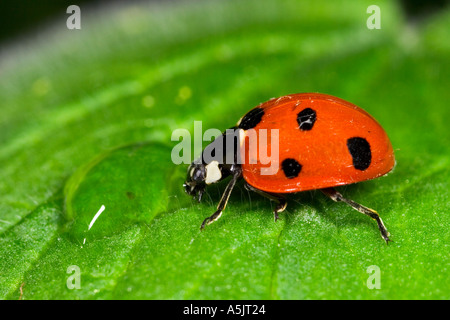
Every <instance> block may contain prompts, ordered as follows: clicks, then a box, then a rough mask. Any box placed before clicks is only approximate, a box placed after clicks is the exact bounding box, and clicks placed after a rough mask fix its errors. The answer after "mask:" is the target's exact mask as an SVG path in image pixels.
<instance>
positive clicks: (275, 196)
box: [244, 183, 287, 222]
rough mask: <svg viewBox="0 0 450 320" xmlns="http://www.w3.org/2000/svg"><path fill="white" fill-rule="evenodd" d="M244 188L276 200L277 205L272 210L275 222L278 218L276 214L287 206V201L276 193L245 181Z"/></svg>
mask: <svg viewBox="0 0 450 320" xmlns="http://www.w3.org/2000/svg"><path fill="white" fill-rule="evenodd" d="M244 187H245V189H247V190H249V191H253V192H255V193H257V194H259V195H261V196H263V197H265V198H268V199H270V200H273V201H276V202H277V206H276V207H275V210H274V211H273V216H274V219H275V222H277V220H278V219H279V217H278V214H279V213H281V212H283V211H284V209H286V207H287V201H286V198H285V197H284V196H282V195H280V194H277V193H269V192H265V191H262V190H259V189H257V188H255V187H253V186H251V185H249V184H248V183H246V184H245V185H244Z"/></svg>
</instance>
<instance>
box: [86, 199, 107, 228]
mask: <svg viewBox="0 0 450 320" xmlns="http://www.w3.org/2000/svg"><path fill="white" fill-rule="evenodd" d="M103 210H105V206H104V205H102V206H101V207H100V210H98V212H97V213H96V214H95V216H94V217H93V218H92V221H91V223H89V228H88V230H91V228H92V226H93V225H94V223H95V221H97V219H98V217H99V216H100V215H101V214H102V212H103Z"/></svg>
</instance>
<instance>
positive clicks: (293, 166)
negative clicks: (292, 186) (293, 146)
mask: <svg viewBox="0 0 450 320" xmlns="http://www.w3.org/2000/svg"><path fill="white" fill-rule="evenodd" d="M281 169H283V172H284V175H285V176H286V178H289V179H293V178H295V177H297V176H298V174H299V173H300V171H302V165H301V164H300V163H298V161H297V160H295V159H291V158H287V159H284V160H283V162H282V163H281Z"/></svg>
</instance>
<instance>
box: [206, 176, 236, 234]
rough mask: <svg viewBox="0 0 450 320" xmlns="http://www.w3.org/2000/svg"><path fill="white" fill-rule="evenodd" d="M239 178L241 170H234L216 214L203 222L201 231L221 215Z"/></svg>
mask: <svg viewBox="0 0 450 320" xmlns="http://www.w3.org/2000/svg"><path fill="white" fill-rule="evenodd" d="M241 177H242V172H241V170H236V171H235V173H233V177H232V178H231V180H230V182H229V183H228V185H227V187H226V188H225V191H224V192H223V194H222V198H220V202H219V205H218V206H217V210H216V212H214V213H213V215H212V216H210V217H208V218H206V219H205V220H203V223H202V225H201V227H200V229H201V230H203V229H204V228H205V226H206V225H209V224H211V223H213V222H214V221H216V220H217V219H219V218H220V216H221V215H222V211H223V210H225V207H226V206H227V203H228V199H229V198H230V195H231V191H233V188H234V186H235V185H236V182H237V181H238V180H239V179H240V178H241Z"/></svg>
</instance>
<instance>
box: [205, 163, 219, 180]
mask: <svg viewBox="0 0 450 320" xmlns="http://www.w3.org/2000/svg"><path fill="white" fill-rule="evenodd" d="M220 178H222V172H221V171H220V169H219V162H218V161H216V160H214V161H211V162H210V163H209V164H208V165H206V179H205V183H206V184H211V183H214V182H217V181H219V180H220Z"/></svg>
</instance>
